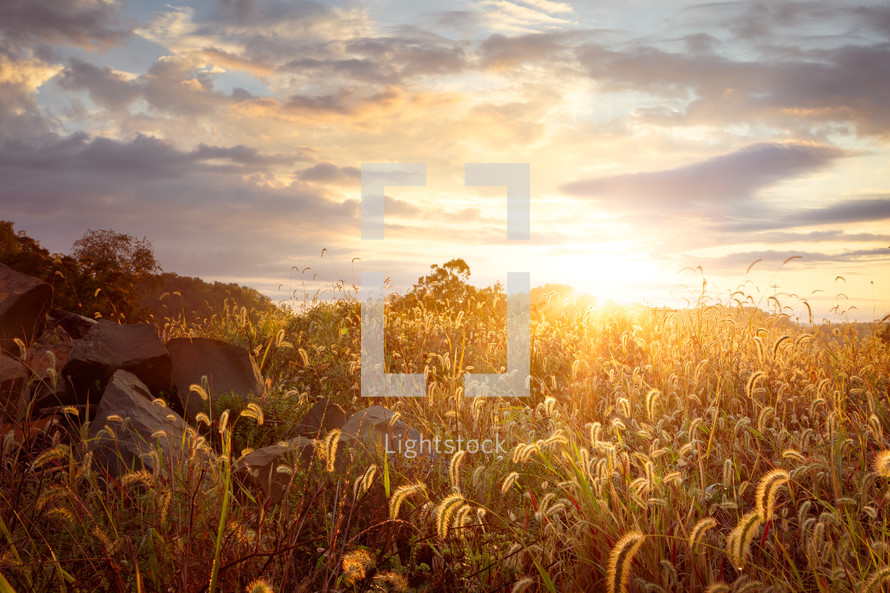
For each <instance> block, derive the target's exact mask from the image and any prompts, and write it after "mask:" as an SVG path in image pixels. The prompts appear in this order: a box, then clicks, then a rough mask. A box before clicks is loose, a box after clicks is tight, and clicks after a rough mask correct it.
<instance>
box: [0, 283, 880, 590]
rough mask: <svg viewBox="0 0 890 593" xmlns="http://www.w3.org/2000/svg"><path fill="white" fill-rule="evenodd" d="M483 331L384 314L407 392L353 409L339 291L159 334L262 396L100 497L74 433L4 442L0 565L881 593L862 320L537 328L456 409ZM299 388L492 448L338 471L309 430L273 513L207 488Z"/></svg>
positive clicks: (393, 359)
mask: <svg viewBox="0 0 890 593" xmlns="http://www.w3.org/2000/svg"><path fill="white" fill-rule="evenodd" d="M737 302H741V300H739V301H737ZM503 319H504V306H503V301H502V300H501V301H500V302H492V301H490V300H489V301H484V302H471V303H466V304H464V305H461V306H460V307H458V306H455V305H453V304H448V303H442V304H441V305H439V306H435V307H426V306H424V305H418V304H415V305H414V306H412V307H410V308H408V307H402V306H400V304H399V303H398V302H394V303H392V306H391V307H389V309H388V313H387V329H386V345H387V349H386V357H387V358H386V364H387V367H388V370H389V371H391V372H422V373H425V374H426V375H427V377H428V380H429V389H428V397H427V398H426V399H425V400H400V401H393V400H390V401H379V402H369V401H364V400H362V398H361V397H360V389H359V383H358V380H359V364H360V360H359V352H360V341H359V334H358V332H359V328H360V317H359V306H358V303H356V302H355V300H354V299H352V298H350V297H349V296H348V295H344V296H343V298H341V299H340V300H338V301H336V302H334V303H315V305H314V306H311V307H308V308H307V309H306V310H304V311H302V312H301V313H299V314H289V313H280V314H269V313H265V314H262V315H254V314H251V313H250V312H248V311H242V310H239V309H237V308H235V307H231V308H229V309H227V310H226V311H222V312H220V313H219V314H218V315H217V316H216V317H214V318H212V319H208V320H206V321H205V322H204V323H201V324H193V325H189V324H183V323H182V322H175V321H171V322H170V323H169V324H168V325H167V326H166V328H165V333H166V335H167V337H173V336H178V335H207V336H213V337H218V338H222V339H226V340H228V341H232V342H235V343H239V344H242V345H244V346H246V347H247V348H249V349H250V350H251V351H252V352H253V353H254V355H255V356H256V357H257V359H258V361H259V362H260V364H261V365H262V369H263V373H264V375H265V376H266V377H267V378H268V381H269V387H270V390H269V393H268V394H267V395H265V396H264V397H263V398H261V399H258V400H256V401H252V402H238V401H233V402H230V403H231V405H230V406H229V407H231V412H230V414H229V416H228V426H227V427H225V429H224V430H222V431H220V434H216V435H209V436H208V437H207V438H208V439H209V442H210V443H211V444H212V445H213V446H214V450H215V451H216V452H215V453H214V455H215V459H216V461H215V462H214V463H212V464H210V465H207V464H203V463H202V462H200V458H201V456H200V455H199V454H198V453H197V450H198V449H200V448H201V447H202V446H207V445H202V441H201V440H200V439H198V438H195V439H194V442H192V443H190V444H189V447H186V449H185V451H186V452H188V451H192V453H191V454H190V455H189V454H186V456H185V458H183V459H178V460H165V461H166V465H165V466H164V468H165V469H163V470H161V469H159V470H158V471H157V472H148V471H142V472H138V473H134V474H132V475H130V476H126V477H125V478H124V479H122V480H113V479H110V478H108V477H107V476H104V475H103V474H102V472H101V471H100V469H99V468H96V467H94V465H93V464H92V461H91V457H90V455H89V453H87V452H86V449H85V448H84V446H83V443H82V442H81V441H80V440H79V435H82V434H86V430H85V428H83V424H82V422H84V421H86V420H87V419H84V418H80V419H79V421H80V422H74V423H72V424H71V425H72V427H73V428H72V429H69V430H71V431H74V433H72V432H66V431H65V430H63V427H58V426H56V427H53V426H49V427H47V428H46V429H45V430H44V431H42V432H40V433H39V434H38V435H36V436H33V437H30V438H25V439H23V440H24V442H17V441H16V440H15V439H14V438H13V436H11V435H10V436H6V438H5V439H4V440H3V443H2V451H0V464H2V465H0V500H2V504H0V520H2V523H0V573H2V574H3V576H5V577H6V579H7V580H8V581H9V582H10V583H11V584H12V586H13V587H14V588H15V590H17V591H31V590H35V591H37V590H41V591H42V590H62V591H68V590H70V591H74V590H90V589H97V590H110V591H135V590H139V589H140V588H141V590H157V591H160V590H167V589H166V588H167V587H168V586H169V587H172V588H173V589H174V590H181V591H196V592H197V591H204V590H207V589H209V588H210V587H211V586H215V587H216V588H217V589H218V590H220V591H241V590H252V591H269V590H274V591H292V590H299V591H369V590H400V591H401V590H411V591H510V590H514V591H548V590H549V591H578V590H586V591H603V590H610V591H616V592H618V591H621V592H622V593H623V592H624V591H631V592H673V591H676V592H679V591H684V592H690V593H697V592H701V593H704V592H717V591H755V590H756V591H772V592H776V593H779V592H788V593H791V592H795V593H796V592H824V593H828V592H832V593H834V592H851V593H852V592H857V593H858V592H860V591H880V590H881V587H882V586H883V583H884V582H885V581H886V579H887V578H888V575H890V569H888V568H887V567H888V566H890V522H888V519H887V504H888V501H890V479H888V476H890V469H888V468H890V454H888V450H890V440H888V436H890V430H888V422H890V347H888V342H887V340H885V339H884V338H883V337H882V335H883V334H882V333H881V331H880V329H881V328H878V327H876V328H875V330H876V331H874V332H872V334H870V335H868V336H866V337H864V338H862V337H859V336H858V335H854V332H852V331H850V332H848V331H845V328H843V327H840V328H839V329H840V330H841V331H840V332H838V333H839V334H840V337H839V338H831V339H829V338H828V337H826V336H831V334H830V333H829V334H826V333H822V332H816V331H813V330H812V329H808V328H807V327H805V326H801V325H798V324H797V323H795V322H792V321H791V320H790V319H788V318H787V316H783V315H767V314H765V313H763V312H761V311H759V310H756V309H754V308H753V307H739V306H733V307H728V306H723V305H705V304H701V303H700V304H699V305H698V306H695V307H693V308H690V309H688V310H684V311H673V312H665V311H655V310H648V309H642V308H640V309H632V310H631V309H620V308H613V309H600V310H589V311H587V312H573V313H571V314H564V315H560V314H555V315H554V314H549V315H548V316H544V314H543V313H540V312H537V313H535V314H534V315H533V319H532V342H533V345H532V350H533V354H532V365H531V368H532V378H531V386H532V394H533V396H532V398H531V400H530V401H520V400H513V401H507V400H498V399H476V400H473V399H469V398H464V397H463V396H462V385H463V376H464V374H465V373H467V372H476V373H479V372H495V371H498V370H501V367H502V366H503V365H504V361H505V359H506V354H505V352H506V345H505V339H504V336H503V331H502V328H503V326H504V323H503ZM322 395H324V396H328V397H331V398H332V399H333V400H334V401H337V402H338V403H340V404H341V405H343V406H344V407H346V408H347V409H348V410H350V411H355V410H357V409H360V408H362V407H364V406H366V405H370V404H371V403H382V404H383V405H387V406H390V407H392V408H393V409H394V410H396V411H398V412H399V413H400V414H401V419H402V420H403V421H405V422H407V423H408V424H410V425H412V426H414V427H415V428H417V429H418V430H419V431H420V432H422V433H423V434H424V435H425V436H427V437H433V436H438V437H440V438H441V439H445V438H453V439H455V440H457V438H458V437H460V438H462V439H463V440H464V441H466V439H480V440H481V439H494V438H495V437H496V436H497V437H499V438H500V439H501V440H502V441H504V442H506V443H507V454H506V455H496V454H492V455H486V454H483V453H471V452H460V453H456V454H449V455H445V456H442V457H441V458H438V459H436V460H434V461H433V463H432V464H430V463H429V462H428V461H426V460H424V459H422V458H417V459H414V460H409V459H404V458H399V457H392V456H391V457H389V458H388V459H387V458H386V457H385V456H379V457H376V458H372V457H371V456H363V457H360V458H357V459H355V460H354V462H353V467H351V468H348V469H346V470H338V468H337V467H336V466H335V464H334V463H333V458H334V457H335V455H336V452H337V451H338V450H343V449H345V448H346V445H345V444H344V443H343V442H340V441H339V433H336V432H332V433H329V434H328V436H327V439H325V441H324V442H323V443H322V444H321V445H320V446H319V447H318V450H317V453H316V455H315V457H314V458H313V460H312V461H311V462H310V463H308V464H307V463H306V462H303V461H300V460H290V461H288V462H286V463H284V464H283V467H282V468H281V469H280V472H281V473H283V474H285V475H287V476H289V479H290V484H289V487H288V489H287V493H286V496H285V498H284V500H283V501H282V503H281V504H280V505H278V506H275V507H267V506H264V505H263V504H262V503H261V501H259V500H257V499H256V498H255V493H254V492H251V491H249V490H246V489H244V488H242V487H241V486H239V485H238V484H237V483H235V484H234V485H232V486H231V487H229V486H227V484H229V483H230V482H231V479H230V478H231V476H230V469H229V468H230V467H231V466H232V464H233V463H234V461H236V460H237V457H238V455H239V453H238V452H239V451H241V450H242V449H246V448H257V447H260V446H264V445H268V444H274V443H275V442H278V441H280V440H282V439H284V438H287V437H289V436H293V435H292V433H291V431H292V427H293V426H294V425H295V424H297V423H298V421H299V419H300V418H301V417H302V414H303V413H304V412H305V410H306V409H307V407H308V405H309V401H310V400H311V399H313V398H315V397H317V396H322ZM250 404H253V405H252V406H251V405H250ZM245 411H246V412H245ZM242 412H245V413H244V414H243V415H239V414H241V413H242ZM236 418H237V419H238V420H236V421H235V422H234V423H233V422H232V420H233V419H236ZM210 420H214V421H217V426H218V425H219V420H220V418H219V415H218V411H214V417H213V418H210ZM260 420H262V424H260V422H259V421H260ZM219 451H223V453H222V454H220V453H219ZM452 453H454V452H452ZM230 489H231V495H229V494H228V492H229V491H230ZM214 574H215V575H216V576H215V578H214ZM211 581H213V585H211Z"/></svg>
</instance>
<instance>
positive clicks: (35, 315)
mask: <svg viewBox="0 0 890 593" xmlns="http://www.w3.org/2000/svg"><path fill="white" fill-rule="evenodd" d="M52 298H53V289H52V287H51V286H50V285H49V284H47V283H46V282H44V281H43V280H40V279H39V278H35V277H34V276H28V275H27V274H20V273H19V272H16V271H15V270H13V269H12V268H10V267H9V266H6V265H4V264H0V351H6V352H10V353H13V354H16V353H18V348H17V347H16V345H15V342H14V339H15V338H19V339H20V340H22V341H24V342H25V344H27V345H30V344H31V343H32V342H33V341H34V340H35V339H37V337H39V336H40V334H42V333H43V329H44V327H45V325H46V314H47V312H48V311H49V307H50V302H51V301H52Z"/></svg>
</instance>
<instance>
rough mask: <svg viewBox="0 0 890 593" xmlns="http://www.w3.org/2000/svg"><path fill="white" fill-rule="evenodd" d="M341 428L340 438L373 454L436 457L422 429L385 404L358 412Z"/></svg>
mask: <svg viewBox="0 0 890 593" xmlns="http://www.w3.org/2000/svg"><path fill="white" fill-rule="evenodd" d="M341 431H342V432H341V434H340V440H341V441H343V442H346V443H349V444H350V446H352V447H353V448H357V449H358V450H363V451H365V452H368V453H370V454H372V456H376V454H377V453H381V452H385V453H388V454H400V455H401V456H403V457H409V458H410V457H413V456H415V455H423V456H432V457H435V456H436V452H435V451H433V450H432V449H433V447H432V443H430V441H429V439H425V440H424V439H423V437H422V436H421V434H420V433H419V432H417V431H416V430H414V429H413V428H411V427H410V426H408V425H407V424H405V423H404V422H402V421H401V420H400V419H399V418H397V417H396V412H393V411H392V410H390V409H389V408H385V407H383V406H370V407H368V408H365V409H364V410H362V411H360V412H356V413H355V414H353V415H352V416H350V417H349V420H347V421H346V424H344V425H343V428H342V429H341ZM409 451H410V453H409ZM406 453H407V454H406Z"/></svg>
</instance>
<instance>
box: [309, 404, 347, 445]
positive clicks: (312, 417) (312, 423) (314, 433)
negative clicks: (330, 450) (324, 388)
mask: <svg viewBox="0 0 890 593" xmlns="http://www.w3.org/2000/svg"><path fill="white" fill-rule="evenodd" d="M344 424H346V412H344V411H343V408H341V407H340V406H338V405H337V404H334V403H331V400H329V399H328V398H326V397H322V398H319V400H318V401H317V402H315V404H314V405H313V406H312V407H311V408H309V411H308V412H306V416H305V417H304V418H303V422H302V423H301V424H300V425H299V426H298V427H297V431H298V432H299V434H301V435H302V436H304V437H309V438H313V439H315V438H318V437H319V436H323V435H324V433H326V432H329V431H331V430H333V429H335V428H342V427H343V425H344Z"/></svg>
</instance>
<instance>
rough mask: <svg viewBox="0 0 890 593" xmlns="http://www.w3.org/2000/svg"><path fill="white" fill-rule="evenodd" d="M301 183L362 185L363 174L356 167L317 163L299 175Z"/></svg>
mask: <svg viewBox="0 0 890 593" xmlns="http://www.w3.org/2000/svg"><path fill="white" fill-rule="evenodd" d="M297 177H298V178H299V179H300V181H304V182H307V183H321V184H332V185H349V186H355V185H359V184H361V179H362V172H361V171H360V170H359V169H358V168H356V167H338V166H337V165H335V164H334V163H327V162H324V163H317V164H315V165H313V166H311V167H309V168H308V169H303V170H302V171H299V172H298V173H297Z"/></svg>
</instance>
